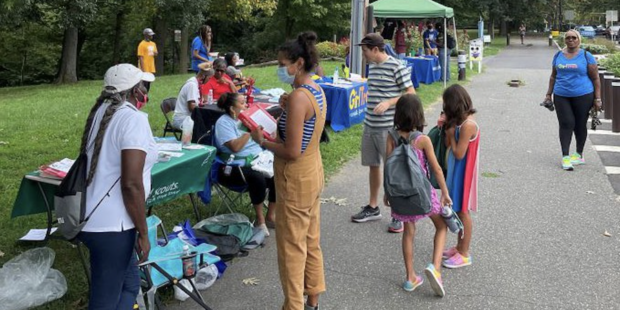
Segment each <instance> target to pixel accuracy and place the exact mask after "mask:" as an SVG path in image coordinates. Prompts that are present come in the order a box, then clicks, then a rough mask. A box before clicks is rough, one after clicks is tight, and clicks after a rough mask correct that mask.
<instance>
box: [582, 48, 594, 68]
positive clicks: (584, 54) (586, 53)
mask: <svg viewBox="0 0 620 310" xmlns="http://www.w3.org/2000/svg"><path fill="white" fill-rule="evenodd" d="M588 53H590V52H588V51H586V50H583V57H585V58H586V66H587V65H589V64H590V61H589V60H588ZM592 57H594V56H592Z"/></svg>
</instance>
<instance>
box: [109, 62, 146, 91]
mask: <svg viewBox="0 0 620 310" xmlns="http://www.w3.org/2000/svg"><path fill="white" fill-rule="evenodd" d="M140 81H145V82H153V81H155V76H154V75H153V74H152V73H149V72H142V70H140V69H138V68H136V66H134V65H132V64H119V65H116V66H113V67H111V68H110V69H108V71H106V73H105V76H104V77H103V86H104V87H113V88H115V89H116V91H117V92H122V91H126V90H128V89H131V88H132V87H134V86H136V85H137V84H138V83H140Z"/></svg>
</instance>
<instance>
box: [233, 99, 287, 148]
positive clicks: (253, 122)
mask: <svg viewBox="0 0 620 310" xmlns="http://www.w3.org/2000/svg"><path fill="white" fill-rule="evenodd" d="M239 120H240V121H241V122H242V123H243V125H245V127H248V129H250V130H254V129H256V128H257V127H258V126H263V135H264V136H265V139H267V140H269V141H275V140H276V135H277V129H278V125H277V123H276V120H275V118H273V116H271V114H269V112H267V110H265V108H263V107H262V106H261V105H259V104H254V105H252V106H251V107H250V108H249V109H247V110H245V111H243V112H241V113H240V114H239Z"/></svg>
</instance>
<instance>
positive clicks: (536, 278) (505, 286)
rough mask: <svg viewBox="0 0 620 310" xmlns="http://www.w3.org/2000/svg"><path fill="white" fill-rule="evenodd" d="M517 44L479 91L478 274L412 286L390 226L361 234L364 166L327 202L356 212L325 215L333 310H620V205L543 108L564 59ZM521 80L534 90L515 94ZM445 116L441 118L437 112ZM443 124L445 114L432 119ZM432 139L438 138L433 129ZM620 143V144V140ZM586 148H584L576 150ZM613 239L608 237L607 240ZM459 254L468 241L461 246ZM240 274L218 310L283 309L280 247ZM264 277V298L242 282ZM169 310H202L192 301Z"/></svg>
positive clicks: (350, 166)
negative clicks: (441, 292) (434, 285)
mask: <svg viewBox="0 0 620 310" xmlns="http://www.w3.org/2000/svg"><path fill="white" fill-rule="evenodd" d="M528 43H533V46H531V47H527V46H523V45H517V44H514V45H512V46H511V47H508V48H507V49H505V50H504V51H502V52H501V53H500V54H499V55H497V56H495V57H493V58H491V59H489V60H488V63H487V70H486V73H484V74H482V75H479V76H477V77H476V78H475V79H474V81H473V82H472V83H471V84H470V85H468V86H467V89H468V91H469V92H470V94H471V96H472V99H473V102H474V106H475V107H476V108H477V109H478V112H479V113H478V122H479V124H480V126H481V130H482V133H481V134H482V136H481V138H482V143H481V159H480V160H481V161H480V166H481V168H480V172H481V174H482V176H481V178H480V192H479V196H480V197H479V201H480V206H479V212H478V213H476V214H475V215H474V236H473V240H472V251H471V252H472V255H473V262H474V263H473V265H472V266H470V267H466V268H462V269H457V270H444V272H443V277H444V284H445V289H446V297H444V298H443V299H440V298H436V297H435V296H434V294H433V292H432V289H431V288H430V285H428V284H425V285H423V286H421V287H420V288H419V289H417V290H416V291H415V292H413V293H408V292H405V291H404V290H403V289H402V288H401V287H400V286H401V284H402V282H403V280H404V279H405V271H404V265H403V261H402V254H401V235H400V234H389V233H387V232H386V229H387V224H388V222H389V209H387V208H384V207H382V212H383V216H384V217H383V219H382V220H381V221H377V222H372V223H364V224H355V223H352V222H351V221H350V216H351V214H353V213H355V212H357V211H358V210H359V207H360V206H362V205H365V204H366V203H367V199H368V197H367V192H368V170H367V168H363V167H361V165H360V160H359V158H357V159H355V160H352V161H351V162H349V163H347V164H346V165H345V166H344V167H343V169H342V171H341V172H340V173H339V174H337V175H336V176H334V177H333V178H332V179H331V180H330V182H329V184H328V186H327V188H326V189H325V192H324V194H323V197H325V198H329V197H335V198H338V199H340V198H346V199H347V200H346V204H347V205H346V206H336V205H334V204H332V203H326V204H324V205H323V208H322V221H321V225H322V246H323V251H324V259H325V274H326V280H327V286H328V290H327V292H326V293H325V294H324V295H323V296H322V297H321V309H324V310H346V309H369V310H375V309H612V308H617V307H618V305H620V294H618V292H619V291H620V275H619V273H620V271H619V270H620V260H619V259H618V253H620V227H619V224H618V220H619V218H620V216H619V215H618V214H619V212H618V211H619V209H618V203H617V202H616V201H615V198H616V195H615V194H614V192H613V190H612V187H611V185H610V183H609V181H608V179H607V177H606V176H605V170H604V168H603V165H602V164H601V161H600V159H599V157H598V156H597V154H596V152H595V151H594V150H593V149H592V147H591V145H590V142H588V144H587V145H586V151H585V158H586V159H587V161H588V164H587V165H585V166H579V167H577V168H576V169H575V171H573V172H565V171H563V170H562V169H561V168H560V160H561V153H560V146H559V141H558V138H557V136H558V129H557V119H556V117H555V114H553V113H551V112H549V111H548V110H546V109H544V108H542V107H540V106H539V105H538V103H539V102H540V101H542V99H543V97H544V94H545V93H546V90H547V85H548V78H549V74H550V63H551V59H552V57H553V54H554V52H555V51H556V49H555V48H552V47H548V45H547V41H546V40H542V39H541V40H536V41H533V40H532V41H531V42H528ZM511 79H521V80H523V81H524V82H525V86H522V87H519V88H511V87H508V86H507V85H506V82H508V81H509V80H511ZM436 107H437V106H436ZM426 115H427V122H428V124H429V125H431V124H434V123H435V120H436V119H437V117H438V112H436V109H435V110H432V111H429V112H427V114H426ZM429 127H430V126H429ZM619 139H620V138H619ZM573 148H574V144H573ZM417 228H418V229H417V236H416V244H415V257H416V261H415V264H414V265H415V270H416V272H418V273H422V271H423V268H424V267H425V266H426V264H428V263H429V261H430V259H431V252H432V236H433V233H434V232H433V226H432V223H431V222H430V220H426V221H422V222H421V223H420V224H419V225H418V226H417ZM606 230H607V231H609V232H610V233H612V237H605V236H603V233H604V232H605V231H606ZM449 237H450V238H449V240H448V245H452V244H454V242H455V241H456V238H455V236H454V235H450V236H449ZM267 241H268V243H267V245H266V246H265V247H264V248H262V249H257V250H254V251H252V252H251V253H250V255H249V256H248V257H246V258H240V259H238V260H236V261H235V262H234V263H232V264H231V265H230V266H229V268H228V270H227V271H226V273H225V274H224V277H223V278H222V279H220V280H218V281H217V282H216V283H215V285H214V286H213V287H211V288H210V289H208V290H207V291H205V292H204V293H203V296H204V297H205V300H206V301H207V304H209V305H210V306H211V307H212V308H213V309H226V310H232V309H279V306H280V305H281V303H282V300H283V297H282V293H281V290H280V283H279V280H278V271H277V261H276V248H275V240H274V238H273V237H271V238H270V239H268V240H267ZM250 277H256V278H258V279H260V283H259V284H258V285H257V286H245V285H243V283H242V280H243V279H245V278H250ZM169 309H198V307H196V305H195V304H193V303H192V302H191V301H187V302H184V303H182V304H180V305H177V306H174V305H170V306H169Z"/></svg>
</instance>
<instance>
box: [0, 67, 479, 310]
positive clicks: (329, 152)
mask: <svg viewBox="0 0 620 310" xmlns="http://www.w3.org/2000/svg"><path fill="white" fill-rule="evenodd" d="M322 65H323V67H324V68H334V67H335V66H339V65H340V64H339V63H337V62H326V63H323V64H322ZM451 72H452V77H451V79H452V81H456V80H457V69H456V59H454V58H453V60H452V66H451ZM244 74H245V75H247V76H254V77H255V78H257V86H258V87H260V88H262V89H268V88H274V87H280V88H283V89H285V90H289V87H288V86H286V85H284V84H282V83H280V82H279V81H278V79H277V76H276V68H275V66H272V67H264V68H246V69H244ZM475 74H476V73H475V72H472V71H469V70H468V73H467V75H468V77H469V78H471V77H472V76H473V75H475ZM190 76H192V75H191V74H186V75H170V76H163V77H158V78H157V80H156V81H155V82H154V83H153V84H152V86H151V92H150V94H149V98H150V103H149V104H148V105H147V106H146V107H145V108H144V109H143V110H144V111H145V112H147V113H148V114H149V121H150V124H151V128H152V130H153V133H154V135H155V136H158V135H161V134H162V128H163V124H164V123H165V121H164V117H163V115H162V114H161V112H160V109H159V103H160V102H161V101H162V100H163V99H164V98H168V97H176V95H177V93H178V91H179V89H180V87H181V86H182V85H183V83H184V81H185V80H187V78H189V77H190ZM101 87H102V81H81V82H79V83H77V84H74V85H62V86H56V85H39V86H28V87H16V88H0V193H1V194H0V227H2V234H0V253H2V252H3V253H4V256H2V255H0V265H2V264H3V263H5V262H6V261H8V260H9V259H11V258H13V257H15V256H16V255H18V254H19V253H21V252H23V251H25V250H28V249H30V248H33V247H36V246H42V244H40V243H38V244H33V243H22V242H18V241H17V239H18V238H19V237H21V236H22V235H23V234H25V233H26V232H27V231H28V230H29V229H31V228H43V227H44V225H45V223H46V217H45V215H44V214H39V215H32V216H25V217H19V218H15V219H11V218H10V214H11V210H12V208H13V202H14V200H15V197H16V195H17V191H18V189H19V185H20V181H21V179H22V177H23V175H24V174H25V173H27V172H30V171H33V170H36V169H37V167H39V166H40V165H42V164H45V163H49V162H52V161H56V160H59V159H62V158H65V157H69V158H75V156H76V155H77V151H78V148H79V143H80V141H79V140H80V138H81V134H82V131H83V127H84V122H85V119H86V117H87V113H88V112H89V109H90V108H91V107H92V105H93V104H94V102H95V99H96V98H97V97H98V95H99V92H100V91H101ZM442 90H443V85H442V84H441V83H434V84H432V85H424V84H421V85H420V88H419V89H418V90H417V92H418V94H419V95H420V97H421V99H422V102H423V103H424V104H425V106H428V105H430V104H432V103H433V102H435V101H436V100H437V99H438V98H439V97H440V95H441V93H442ZM429 118H430V117H429ZM361 133H362V126H361V125H356V126H353V127H352V128H350V129H348V130H345V131H343V132H339V133H333V132H331V134H330V138H331V142H330V143H329V144H325V145H322V146H321V151H322V155H323V163H324V166H325V174H326V176H327V177H328V178H329V176H332V175H333V174H334V173H336V172H337V171H338V169H339V167H341V166H342V164H343V163H344V162H346V161H347V160H349V159H351V158H353V157H354V156H356V155H357V154H358V153H359V144H360V136H361ZM205 210H206V212H205ZM239 212H241V213H245V214H246V215H248V216H249V217H250V218H253V214H252V212H251V210H247V209H244V210H239ZM154 213H155V214H157V215H158V216H160V217H161V218H162V219H163V221H164V222H165V223H167V228H168V229H170V228H171V227H172V226H173V224H174V223H178V222H181V221H183V220H184V219H187V218H189V219H192V221H193V213H192V209H191V205H190V203H189V200H188V199H178V200H176V201H173V202H171V203H168V204H165V205H161V206H157V207H156V208H155V212H154ZM205 213H207V215H208V206H205V207H204V208H203V215H204V214H205ZM48 246H49V247H51V248H52V249H54V250H55V251H56V261H55V264H54V268H57V269H59V270H60V271H61V272H62V273H63V274H64V275H65V277H66V278H67V282H68V285H69V289H68V292H67V294H66V295H65V296H64V297H63V298H61V299H60V300H57V301H54V302H51V303H49V304H47V305H44V306H42V307H39V309H80V308H84V306H85V305H86V303H87V292H88V286H87V285H86V279H85V276H84V274H83V271H82V268H81V266H80V263H79V260H78V255H77V251H76V250H75V249H74V248H72V246H71V245H69V244H68V243H67V242H62V241H58V240H51V241H50V242H49V243H48Z"/></svg>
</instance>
